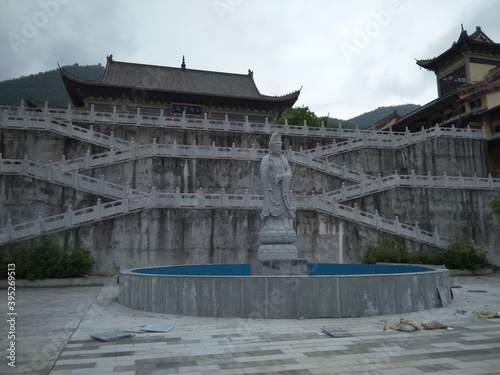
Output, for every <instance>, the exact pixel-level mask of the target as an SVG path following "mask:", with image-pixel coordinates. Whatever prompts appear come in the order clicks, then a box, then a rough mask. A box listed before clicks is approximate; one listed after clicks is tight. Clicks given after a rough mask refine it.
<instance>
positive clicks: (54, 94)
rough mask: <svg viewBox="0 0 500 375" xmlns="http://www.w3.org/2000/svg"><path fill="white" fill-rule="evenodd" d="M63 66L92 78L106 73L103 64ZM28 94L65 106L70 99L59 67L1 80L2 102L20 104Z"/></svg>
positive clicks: (98, 77) (95, 78)
mask: <svg viewBox="0 0 500 375" xmlns="http://www.w3.org/2000/svg"><path fill="white" fill-rule="evenodd" d="M63 68H64V69H65V70H67V71H68V72H70V73H72V74H74V75H76V76H78V77H80V78H85V79H91V80H100V79H101V78H102V75H103V74H104V67H103V66H102V65H101V64H99V65H85V66H80V65H78V64H74V65H68V66H64V67H63ZM26 94H28V95H29V96H32V97H34V98H35V99H38V100H40V101H42V102H43V101H48V102H49V103H50V104H53V105H58V106H63V107H66V106H67V105H68V102H69V100H70V99H69V96H68V94H67V93H66V89H65V88H64V84H63V82H62V79H61V75H60V74H59V71H58V70H57V69H54V70H49V71H46V72H41V73H37V74H30V75H29V76H22V77H20V78H16V79H10V80H7V81H3V82H0V104H4V105H19V103H20V101H21V99H24V98H25V96H26Z"/></svg>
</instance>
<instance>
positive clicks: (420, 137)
mask: <svg viewBox="0 0 500 375" xmlns="http://www.w3.org/2000/svg"><path fill="white" fill-rule="evenodd" d="M352 135H353V136H351V137H350V138H348V139H347V140H345V141H342V142H336V141H335V139H333V143H332V144H330V145H326V146H319V145H318V146H317V147H316V148H313V149H310V150H306V151H303V150H302V149H301V150H300V151H301V152H304V153H306V154H307V155H310V157H312V158H319V157H324V156H329V155H336V154H340V153H344V152H349V151H353V150H359V149H362V148H368V147H371V148H389V149H396V148H401V147H404V146H408V145H411V144H414V143H418V142H423V141H426V140H428V139H432V138H437V137H452V138H468V139H484V130H483V129H482V128H481V129H471V128H470V127H469V126H467V127H466V128H455V126H454V125H452V126H451V127H450V128H442V127H439V126H438V125H436V126H435V127H432V128H429V129H424V128H422V129H421V130H420V131H419V132H414V133H411V132H410V131H409V130H408V129H407V130H406V132H404V133H394V132H392V130H389V131H388V132H376V131H374V130H364V131H359V132H358V133H353V134H352ZM355 135H359V137H355Z"/></svg>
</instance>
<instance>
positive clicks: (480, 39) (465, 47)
mask: <svg viewBox="0 0 500 375" xmlns="http://www.w3.org/2000/svg"><path fill="white" fill-rule="evenodd" d="M464 52H473V53H477V54H480V55H490V56H495V57H496V58H499V57H500V44H498V43H494V42H493V41H492V40H491V39H490V38H489V37H488V36H487V35H486V34H484V33H483V32H482V30H481V28H480V27H477V28H476V31H475V32H474V33H473V34H471V35H467V31H466V30H462V32H461V33H460V36H459V37H458V40H457V41H456V42H454V43H453V44H452V46H451V47H450V48H449V49H447V50H446V51H444V52H443V53H442V54H440V55H439V56H436V57H434V58H432V59H423V60H417V61H416V63H417V65H419V66H421V67H422V68H425V69H427V70H431V71H434V72H435V71H437V70H439V69H440V68H441V67H442V66H445V65H446V64H447V62H450V61H453V60H455V59H456V58H457V57H458V56H460V55H462V54H463V53H464Z"/></svg>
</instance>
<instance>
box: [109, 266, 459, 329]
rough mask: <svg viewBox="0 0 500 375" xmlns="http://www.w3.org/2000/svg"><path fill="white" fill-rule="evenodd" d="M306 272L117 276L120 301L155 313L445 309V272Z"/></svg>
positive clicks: (211, 269) (273, 314) (181, 270)
mask: <svg viewBox="0 0 500 375" xmlns="http://www.w3.org/2000/svg"><path fill="white" fill-rule="evenodd" d="M307 266H308V275H290V276H252V275H251V265H250V264H209V265H179V266H163V267H148V268H137V269H131V270H124V271H120V284H119V302H120V303H121V304H123V305H124V306H127V307H130V308H133V309H138V310H144V311H151V312H158V313H166V314H176V315H192V316H212V317H239V318H263V319H288V318H299V317H303V318H327V317H353V316H370V315H386V314H401V313H408V312H412V311H418V310H424V309H431V308H436V307H441V306H446V305H447V304H448V302H449V301H450V298H451V294H450V287H449V277H448V270H447V269H435V268H431V267H424V266H415V265H401V264H397V265H392V264H375V265H373V264H335V263H309V264H308V265H307Z"/></svg>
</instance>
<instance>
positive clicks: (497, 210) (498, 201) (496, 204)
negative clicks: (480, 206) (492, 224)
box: [490, 195, 500, 216]
mask: <svg viewBox="0 0 500 375" xmlns="http://www.w3.org/2000/svg"><path fill="white" fill-rule="evenodd" d="M490 207H491V210H492V211H493V213H494V214H497V215H499V216H500V195H495V196H494V197H493V199H492V200H491V201H490Z"/></svg>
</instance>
